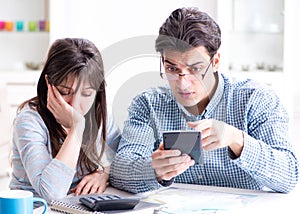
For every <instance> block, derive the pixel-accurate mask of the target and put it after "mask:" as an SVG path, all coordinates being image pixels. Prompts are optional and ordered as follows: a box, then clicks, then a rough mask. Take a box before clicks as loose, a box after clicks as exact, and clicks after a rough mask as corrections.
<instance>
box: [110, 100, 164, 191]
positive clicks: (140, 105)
mask: <svg viewBox="0 0 300 214" xmlns="http://www.w3.org/2000/svg"><path fill="white" fill-rule="evenodd" d="M149 106H151V105H148V104H147V99H145V97H143V96H140V97H137V98H136V99H134V100H133V101H132V103H131V105H130V107H129V109H128V112H129V118H128V120H127V121H125V123H124V129H123V133H122V138H121V141H120V144H119V147H118V152H117V154H116V156H115V158H114V160H113V162H112V165H111V168H110V181H111V184H112V185H113V186H115V187H116V188H119V189H123V190H126V191H129V192H134V193H138V192H145V191H150V190H155V189H158V188H159V187H161V185H160V184H159V183H158V181H157V179H156V177H155V172H154V169H153V168H152V165H151V154H152V152H153V149H154V143H155V138H154V130H153V127H152V125H153V124H151V120H150V119H149V118H150V111H151V110H150V109H149V108H150V107H149Z"/></svg>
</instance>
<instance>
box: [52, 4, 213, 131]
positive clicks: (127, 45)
mask: <svg viewBox="0 0 300 214" xmlns="http://www.w3.org/2000/svg"><path fill="white" fill-rule="evenodd" d="M216 4H217V0H210V1H205V0H178V1H174V0H164V1H159V0H152V1H141V0H126V1H116V0H112V1H107V0H106V1H103V0H51V1H50V20H51V32H50V33H51V35H50V40H51V42H52V41H53V40H55V39H57V38H60V37H84V38H87V39H90V40H91V41H93V42H94V43H95V44H96V45H97V47H98V48H99V50H100V51H101V53H102V56H103V61H104V66H105V70H106V72H107V75H106V80H107V86H108V87H107V94H108V95H107V96H108V101H109V103H110V104H111V105H112V106H113V113H114V115H115V118H116V120H117V122H118V124H119V126H120V127H122V125H123V120H124V119H125V117H126V111H125V110H126V108H127V106H128V104H129V102H130V100H131V99H132V98H133V96H135V95H136V94H137V93H138V92H140V91H141V90H143V89H145V88H148V87H150V86H155V85H158V84H163V82H162V80H161V79H160V77H159V57H158V54H157V53H156V52H155V48H154V42H155V39H156V36H157V35H158V30H159V27H160V26H161V25H162V23H163V22H164V21H165V20H166V18H167V17H168V16H169V15H170V13H171V12H172V11H173V10H175V9H177V8H179V7H183V6H189V7H198V8H200V9H202V10H204V11H206V12H207V13H209V14H210V15H211V16H212V17H214V18H216Z"/></svg>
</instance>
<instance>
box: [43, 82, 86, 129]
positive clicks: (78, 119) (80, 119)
mask: <svg viewBox="0 0 300 214" xmlns="http://www.w3.org/2000/svg"><path fill="white" fill-rule="evenodd" d="M47 108H48V109H49V110H50V112H51V113H52V114H53V115H54V117H55V119H56V120H57V122H58V123H60V124H61V125H62V126H64V127H65V128H71V127H72V126H74V124H78V123H84V121H85V119H84V116H83V115H81V114H80V113H79V112H78V111H76V109H74V108H73V107H72V106H71V105H69V104H68V103H67V102H66V101H65V100H64V99H63V97H62V96H61V94H60V93H59V91H58V90H57V88H56V87H55V86H53V85H50V84H48V99H47Z"/></svg>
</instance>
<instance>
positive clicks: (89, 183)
mask: <svg viewBox="0 0 300 214" xmlns="http://www.w3.org/2000/svg"><path fill="white" fill-rule="evenodd" d="M108 179H109V174H108V173H107V172H104V171H103V170H97V171H95V172H93V173H91V174H89V175H86V176H84V177H83V178H82V180H81V181H80V182H79V184H77V186H76V187H74V188H73V189H71V192H73V193H74V194H75V195H76V196H78V195H81V194H92V193H103V192H104V191H105V189H106V186H107V185H108Z"/></svg>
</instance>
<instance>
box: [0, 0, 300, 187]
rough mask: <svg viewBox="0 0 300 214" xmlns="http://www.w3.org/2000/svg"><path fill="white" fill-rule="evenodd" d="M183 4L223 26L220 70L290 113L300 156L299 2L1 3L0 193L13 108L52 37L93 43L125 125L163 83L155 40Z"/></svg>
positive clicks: (31, 89)
mask: <svg viewBox="0 0 300 214" xmlns="http://www.w3.org/2000/svg"><path fill="white" fill-rule="evenodd" d="M184 6H185V7H198V8H199V9H200V10H203V11H206V12H207V13H208V14H209V15H210V16H212V17H213V18H214V19H215V20H216V21H217V22H218V24H219V25H220V27H221V30H222V45H221V48H220V54H221V67H220V72H226V73H229V74H230V75H233V76H236V77H248V78H254V79H256V80H258V81H261V82H263V83H265V84H266V85H268V86H269V87H271V88H272V89H273V90H275V92H276V93H277V94H278V96H279V97H280V99H281V100H282V102H283V104H284V105H285V107H286V109H287V111H288V113H289V115H290V119H291V120H290V133H291V140H292V142H293V144H294V145H295V148H296V150H297V153H298V154H299V152H300V145H299V143H298V142H297V139H298V138H299V137H300V134H298V133H297V131H298V130H299V129H300V109H299V107H298V106H299V104H300V101H299V100H300V90H299V89H297V87H296V85H297V83H298V80H299V77H300V74H299V71H298V66H297V65H298V63H297V60H298V57H297V51H298V50H299V46H300V45H299V42H298V39H299V38H300V25H299V23H297V21H296V20H300V14H299V13H298V11H297V9H296V8H300V1H299V0H252V1H250V0H210V1H207V0H177V1H174V0H164V1H158V0H152V1H139V0H125V1H116V0H111V1H104V0H0V59H1V60H0V135H1V140H0V178H2V179H0V189H3V188H7V180H8V179H7V178H8V176H7V175H8V174H9V165H8V161H7V160H8V156H9V146H10V140H11V124H12V120H13V117H14V115H15V112H16V109H17V107H18V105H19V104H20V103H21V102H23V101H25V100H26V99H29V98H31V97H33V96H34V95H35V93H36V92H35V91H36V84H37V81H38V78H39V75H40V72H41V69H42V66H43V62H44V60H45V57H46V53H47V50H48V48H49V45H50V44H52V42H53V41H54V40H55V39H58V38H62V37H84V38H87V39H89V40H91V41H93V42H94V43H95V44H96V45H97V47H98V48H99V50H100V52H101V53H102V55H103V60H104V66H105V71H106V79H107V91H108V92H107V93H108V95H107V96H108V102H109V104H110V105H111V108H112V109H113V114H114V116H115V118H116V121H117V122H118V124H119V126H120V127H121V128H122V126H123V120H124V119H125V118H126V108H127V106H128V104H129V102H130V100H131V99H132V98H133V97H134V96H135V95H136V94H137V93H138V92H140V91H141V90H143V89H146V88H148V87H150V86H156V85H159V84H165V83H164V82H162V80H160V77H159V75H158V72H159V55H158V54H157V53H156V52H155V49H154V41H155V38H156V36H157V34H158V29H159V27H160V26H161V24H162V23H163V22H164V21H165V19H166V18H167V17H168V16H169V14H170V13H171V12H172V11H173V10H175V9H176V8H179V7H184ZM1 182H2V183H1Z"/></svg>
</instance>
